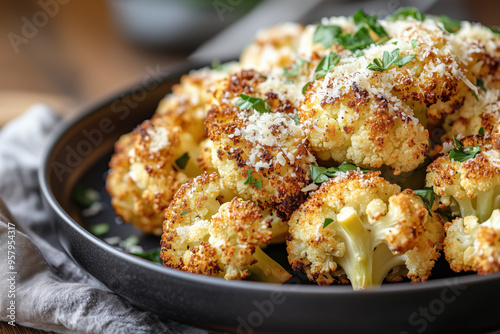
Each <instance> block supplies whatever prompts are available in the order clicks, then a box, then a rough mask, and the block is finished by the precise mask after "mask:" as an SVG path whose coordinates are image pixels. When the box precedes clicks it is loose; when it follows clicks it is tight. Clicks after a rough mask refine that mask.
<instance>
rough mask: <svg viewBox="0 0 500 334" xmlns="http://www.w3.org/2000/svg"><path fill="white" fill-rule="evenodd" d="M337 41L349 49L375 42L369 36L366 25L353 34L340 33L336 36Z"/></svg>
mask: <svg viewBox="0 0 500 334" xmlns="http://www.w3.org/2000/svg"><path fill="white" fill-rule="evenodd" d="M338 42H339V44H340V45H342V46H343V47H344V48H345V49H347V50H351V51H356V50H361V49H364V48H366V47H367V46H370V45H372V44H373V43H375V41H374V40H373V38H372V37H371V36H370V31H369V30H368V28H366V27H361V28H360V29H359V30H358V31H356V32H355V33H354V35H351V34H343V35H340V36H339V38H338Z"/></svg>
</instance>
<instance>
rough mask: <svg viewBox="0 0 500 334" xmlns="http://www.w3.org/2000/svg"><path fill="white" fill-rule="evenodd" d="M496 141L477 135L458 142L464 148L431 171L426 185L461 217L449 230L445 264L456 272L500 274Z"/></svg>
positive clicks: (432, 166)
mask: <svg viewBox="0 0 500 334" xmlns="http://www.w3.org/2000/svg"><path fill="white" fill-rule="evenodd" d="M491 139H492V138H491V137H490V136H483V135H475V136H469V137H466V138H464V139H462V140H461V141H460V142H458V141H457V144H459V145H461V146H462V148H461V149H460V148H457V147H453V149H451V151H450V152H449V153H447V154H446V155H443V156H440V157H438V158H437V159H436V160H435V161H434V162H433V163H432V164H430V165H429V167H428V168H427V172H428V173H427V177H426V181H427V186H429V187H430V186H432V187H433V189H434V192H435V193H436V194H437V195H438V196H439V203H440V206H441V207H447V206H449V207H450V209H451V212H452V215H453V216H459V218H456V219H454V220H453V221H452V222H448V223H447V224H446V225H445V229H446V238H445V241H444V253H445V256H446V259H447V260H448V262H449V263H450V267H451V269H452V270H454V271H457V272H459V271H469V270H472V271H477V272H478V273H479V274H487V273H491V272H496V271H500V265H499V264H500V224H499V219H498V218H499V216H500V214H499V212H498V209H499V207H500V154H499V151H498V149H497V148H495V147H496V146H497V144H498V143H497V141H496V140H491ZM492 142H493V143H492ZM449 145H451V144H445V147H448V148H449V147H450V146H449ZM461 151H465V152H464V153H465V155H464V154H462V153H461Z"/></svg>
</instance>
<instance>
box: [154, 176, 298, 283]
mask: <svg viewBox="0 0 500 334" xmlns="http://www.w3.org/2000/svg"><path fill="white" fill-rule="evenodd" d="M223 197H224V189H223V188H222V187H221V182H220V177H219V175H218V174H217V173H214V174H210V175H209V174H207V173H203V174H202V175H200V176H199V177H197V178H195V179H194V180H193V181H191V182H189V183H187V184H185V185H183V186H182V187H181V188H180V189H179V191H178V192H177V193H176V195H175V197H174V199H173V201H172V203H171V205H170V206H169V207H168V209H167V210H166V211H165V222H164V226H163V235H162V240H161V258H162V260H163V264H164V265H165V266H168V267H171V268H175V269H180V270H184V271H188V272H192V273H196V274H202V275H207V276H217V277H224V278H225V279H228V280H229V279H244V278H247V277H249V278H250V279H253V280H261V281H267V282H278V283H283V282H285V281H287V280H288V279H289V278H290V275H289V274H288V273H287V272H286V271H285V270H284V269H283V268H282V267H281V266H280V265H279V264H278V263H276V262H275V261H274V260H272V259H271V258H270V257H269V256H267V255H266V254H265V253H264V252H263V251H262V249H261V247H263V246H265V245H266V244H268V243H269V242H270V240H271V238H272V231H271V230H272V223H273V220H274V217H272V216H270V215H264V214H263V212H262V210H261V209H260V208H259V207H258V206H257V205H256V204H255V203H254V202H252V201H245V200H243V199H241V198H236V197H235V198H233V199H232V200H231V201H229V202H226V203H223V204H220V202H219V200H222V198H223Z"/></svg>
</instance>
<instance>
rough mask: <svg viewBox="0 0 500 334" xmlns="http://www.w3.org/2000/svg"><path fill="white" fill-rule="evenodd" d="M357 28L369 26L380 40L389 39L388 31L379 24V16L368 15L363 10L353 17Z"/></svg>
mask: <svg viewBox="0 0 500 334" xmlns="http://www.w3.org/2000/svg"><path fill="white" fill-rule="evenodd" d="M352 18H353V20H354V24H355V25H356V27H363V25H365V24H366V25H367V26H368V27H369V28H370V29H371V30H372V31H373V32H374V33H375V34H376V35H377V36H378V37H379V38H380V39H389V35H388V34H387V31H385V29H384V27H382V26H381V25H380V23H378V17H377V15H367V14H366V13H365V12H364V11H363V10H362V9H360V10H358V11H357V12H356V13H355V14H354V15H353V16H352Z"/></svg>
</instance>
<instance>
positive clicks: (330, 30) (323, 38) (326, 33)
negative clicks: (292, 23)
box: [313, 24, 342, 49]
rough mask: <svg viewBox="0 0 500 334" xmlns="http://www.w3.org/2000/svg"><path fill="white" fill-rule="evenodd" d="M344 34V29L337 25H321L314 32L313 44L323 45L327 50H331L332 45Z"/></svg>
mask: <svg viewBox="0 0 500 334" xmlns="http://www.w3.org/2000/svg"><path fill="white" fill-rule="evenodd" d="M341 33H342V28H341V27H339V26H335V25H322V24H321V25H319V26H318V27H317V28H316V30H315V31H314V35H313V42H314V43H321V44H323V46H324V47H325V49H328V48H330V46H332V44H333V43H334V42H335V41H336V40H337V38H338V37H339V36H340V34H341Z"/></svg>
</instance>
